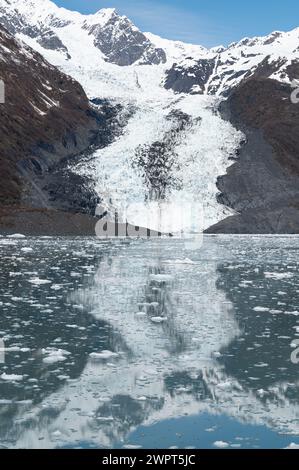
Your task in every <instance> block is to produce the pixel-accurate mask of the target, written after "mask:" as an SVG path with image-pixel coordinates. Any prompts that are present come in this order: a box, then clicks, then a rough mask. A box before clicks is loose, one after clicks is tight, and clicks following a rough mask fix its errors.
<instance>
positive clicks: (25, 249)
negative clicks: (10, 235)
mask: <svg viewBox="0 0 299 470" xmlns="http://www.w3.org/2000/svg"><path fill="white" fill-rule="evenodd" d="M21 251H23V252H24V253H31V252H32V251H33V249H32V248H29V246H25V247H24V248H21Z"/></svg>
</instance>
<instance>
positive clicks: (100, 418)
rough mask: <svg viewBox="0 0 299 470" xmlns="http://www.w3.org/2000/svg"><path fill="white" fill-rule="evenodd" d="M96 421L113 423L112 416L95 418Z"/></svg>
mask: <svg viewBox="0 0 299 470" xmlns="http://www.w3.org/2000/svg"><path fill="white" fill-rule="evenodd" d="M96 419H97V420H98V421H103V422H104V423H110V422H111V421H114V418H113V416H97V418H96Z"/></svg>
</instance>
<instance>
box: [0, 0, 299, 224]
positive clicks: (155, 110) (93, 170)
mask: <svg viewBox="0 0 299 470" xmlns="http://www.w3.org/2000/svg"><path fill="white" fill-rule="evenodd" d="M8 18H9V24H10V25H12V24H13V25H14V27H13V29H14V32H15V34H16V35H17V36H18V37H19V38H21V39H23V40H24V41H26V42H27V43H28V44H29V45H30V46H31V47H33V48H35V49H36V50H38V51H39V52H41V53H42V54H43V55H44V56H45V57H46V58H47V59H48V60H49V61H50V62H51V63H53V64H54V65H56V66H58V67H60V68H61V69H63V71H65V72H66V73H68V74H69V75H71V76H72V77H74V78H75V79H76V80H78V81H79V82H80V83H81V85H82V86H83V87H84V89H85V91H86V92H87V94H88V95H89V97H90V98H105V99H108V100H110V101H113V102H116V103H120V104H121V105H122V106H123V107H124V108H125V109H127V110H130V112H128V115H130V116H131V117H130V118H128V124H127V126H126V128H125V130H124V133H123V135H122V136H120V137H117V138H116V140H115V141H114V142H113V143H112V144H111V145H109V146H108V147H106V148H105V149H102V150H98V151H96V152H95V154H94V155H93V156H92V157H91V158H89V160H88V162H86V161H85V162H82V163H79V164H78V166H77V171H78V172H79V173H80V174H81V175H88V176H91V177H92V178H93V179H94V181H95V182H96V187H97V190H98V192H99V194H100V195H101V196H102V197H103V198H104V201H103V202H104V203H107V205H108V204H109V205H110V206H111V205H112V206H115V207H117V209H118V210H120V209H122V210H124V208H125V206H126V205H129V207H130V208H131V209H132V206H134V208H135V209H134V210H133V211H132V210H131V212H130V222H132V223H136V224H145V223H147V224H150V227H151V228H160V229H161V230H167V229H168V220H166V219H168V218H167V217H164V216H163V213H177V211H178V208H180V210H181V211H184V210H186V208H187V207H189V206H190V204H191V202H196V204H198V205H202V206H203V220H200V221H197V222H196V223H197V225H198V226H197V228H200V229H202V228H207V227H209V226H210V225H212V224H214V223H217V222H218V221H220V220H223V219H225V218H226V217H227V216H228V215H229V214H230V213H231V210H229V209H227V208H226V207H225V206H222V205H220V204H219V203H218V202H217V200H216V196H217V193H218V190H217V187H216V181H217V177H218V176H219V175H222V174H225V172H226V170H227V168H228V167H229V166H230V165H231V163H232V162H231V159H230V157H235V156H236V153H237V149H238V148H239V146H240V142H241V141H242V139H243V138H244V137H243V135H242V134H241V133H240V132H237V131H236V130H235V129H234V128H233V127H232V126H231V125H230V124H229V123H227V122H224V121H223V120H222V119H221V118H220V116H219V115H218V112H217V106H218V104H219V101H220V100H221V99H223V97H224V96H225V95H226V94H227V93H228V92H229V90H231V89H232V88H233V87H234V86H237V85H238V84H239V83H240V82H241V81H242V80H243V79H244V78H246V77H248V76H250V75H252V74H254V73H256V71H257V70H258V69H259V67H260V66H261V64H263V63H264V62H265V61H267V62H268V63H269V66H268V67H267V73H268V76H272V77H273V78H275V79H277V80H281V81H289V77H288V76H287V75H285V74H284V70H285V68H286V66H287V65H288V64H290V63H291V62H292V60H297V59H298V56H299V30H298V29H296V30H294V31H291V32H289V33H273V34H272V35H270V36H267V37H265V38H253V39H244V40H242V41H240V42H239V43H235V44H231V45H230V46H229V47H228V48H226V49H225V48H223V47H220V48H214V49H211V50H208V49H206V48H204V47H201V46H196V45H190V44H184V43H182V42H176V41H169V40H166V39H162V38H159V37H158V36H155V35H153V34H151V33H145V34H143V33H141V32H140V31H139V30H138V29H137V28H136V27H135V26H134V25H133V23H132V22H131V21H130V20H128V19H127V18H126V17H122V16H119V15H118V14H117V12H116V11H115V10H114V9H103V10H100V11H99V12H97V13H96V14H94V15H81V14H80V13H77V12H70V11H68V10H65V9H63V8H58V7H57V6H56V5H55V4H54V3H52V2H51V1H49V0H30V1H24V0H12V1H11V2H10V3H8V2H7V1H6V0H0V21H2V22H5V19H6V20H8ZM12 18H13V20H14V21H12ZM49 38H50V39H49ZM120 51H121V53H120ZM178 113H181V117H180V118H178ZM180 119H182V121H181V122H179V121H180ZM184 120H185V121H186V122H188V124H187V125H185V124H184ZM170 136H171V137H170ZM215 136H217V138H215ZM157 152H160V155H159V158H157ZM140 161H142V162H143V164H144V168H142V166H141V164H140ZM149 169H150V170H149ZM155 173H157V174H159V175H160V180H161V178H162V180H163V181H160V183H161V185H163V190H160V189H159V190H158V196H157V187H156V186H157V184H159V181H158V182H157V179H158V180H159V178H158V177H156V176H155ZM161 175H162V176H161ZM162 192H163V207H164V202H165V201H166V203H167V205H166V209H165V210H164V208H162V209H161V204H160V203H161V194H162ZM153 194H155V197H153V196H152V195H153ZM157 211H158V213H159V214H160V218H159V221H158V219H157ZM132 213H133V215H132ZM161 213H162V219H165V220H162V221H161ZM201 219H202V217H201ZM187 225H188V224H187ZM177 228H178V229H184V230H190V229H191V227H190V224H189V226H185V225H184V224H183V226H181V227H177ZM192 229H194V226H193V227H192Z"/></svg>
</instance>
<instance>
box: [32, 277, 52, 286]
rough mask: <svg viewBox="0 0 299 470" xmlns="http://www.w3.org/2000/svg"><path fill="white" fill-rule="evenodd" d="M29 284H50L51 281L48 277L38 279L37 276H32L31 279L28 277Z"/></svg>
mask: <svg viewBox="0 0 299 470" xmlns="http://www.w3.org/2000/svg"><path fill="white" fill-rule="evenodd" d="M28 282H30V284H34V285H35V286H42V285H44V284H51V283H52V281H49V280H48V279H39V278H38V277H34V278H32V279H29V281H28Z"/></svg>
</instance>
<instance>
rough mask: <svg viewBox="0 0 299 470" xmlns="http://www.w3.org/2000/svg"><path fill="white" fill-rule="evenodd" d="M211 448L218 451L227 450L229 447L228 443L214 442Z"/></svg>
mask: <svg viewBox="0 0 299 470" xmlns="http://www.w3.org/2000/svg"><path fill="white" fill-rule="evenodd" d="M213 446H214V447H217V448H218V449H227V447H229V443H228V442H224V441H216V442H214V444H213Z"/></svg>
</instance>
